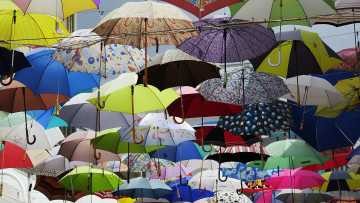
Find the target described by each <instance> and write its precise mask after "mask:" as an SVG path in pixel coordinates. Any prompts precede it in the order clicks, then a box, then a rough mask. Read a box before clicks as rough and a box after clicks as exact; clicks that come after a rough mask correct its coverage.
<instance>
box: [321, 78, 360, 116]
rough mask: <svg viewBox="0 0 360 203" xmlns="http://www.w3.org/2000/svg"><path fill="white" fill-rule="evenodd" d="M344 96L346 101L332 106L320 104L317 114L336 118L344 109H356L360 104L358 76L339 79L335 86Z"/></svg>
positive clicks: (359, 80) (359, 81)
mask: <svg viewBox="0 0 360 203" xmlns="http://www.w3.org/2000/svg"><path fill="white" fill-rule="evenodd" d="M334 87H335V88H336V89H337V90H339V92H340V93H341V94H342V96H344V98H345V101H344V102H342V103H339V104H337V105H335V106H332V107H326V106H319V107H318V108H317V109H316V112H315V115H316V116H322V117H326V118H335V117H337V116H338V115H340V113H341V112H342V111H344V110H346V111H354V110H355V109H356V108H357V107H358V106H359V104H360V99H359V96H358V95H359V93H360V92H359V91H360V79H359V78H358V77H354V78H349V79H345V80H339V82H338V83H336V85H335V86H334Z"/></svg>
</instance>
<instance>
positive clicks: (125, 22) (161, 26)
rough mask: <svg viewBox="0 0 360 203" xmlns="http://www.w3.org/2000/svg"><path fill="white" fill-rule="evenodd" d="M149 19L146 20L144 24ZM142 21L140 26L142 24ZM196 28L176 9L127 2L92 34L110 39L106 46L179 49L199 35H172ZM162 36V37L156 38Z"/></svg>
mask: <svg viewBox="0 0 360 203" xmlns="http://www.w3.org/2000/svg"><path fill="white" fill-rule="evenodd" d="M145 19H147V20H145ZM139 20H140V23H139ZM186 28H194V26H193V23H192V21H191V19H190V18H189V17H188V16H186V15H185V14H184V13H183V12H182V11H181V10H180V9H178V8H177V7H175V6H173V5H170V4H164V3H158V2H154V1H144V2H127V3H125V4H123V5H122V6H121V7H120V8H117V9H115V10H113V11H112V12H110V13H109V14H108V15H106V16H105V17H104V18H103V19H102V20H101V21H100V22H99V23H98V24H97V25H96V27H95V29H94V30H93V32H95V33H97V34H98V35H100V36H109V38H107V40H106V42H105V43H106V44H126V45H130V46H135V47H137V48H141V49H142V48H144V47H147V46H155V45H159V44H160V45H163V44H172V45H176V46H178V45H180V44H181V42H183V41H184V40H185V39H187V38H189V37H191V36H194V35H196V34H197V33H196V32H169V34H163V31H172V30H178V29H186ZM144 30H145V32H155V33H154V34H144V35H141V36H138V35H130V36H129V35H127V36H126V37H115V38H112V37H111V36H112V35H114V36H117V35H119V34H127V33H134V32H138V33H140V32H143V31H144ZM156 32H162V34H156Z"/></svg>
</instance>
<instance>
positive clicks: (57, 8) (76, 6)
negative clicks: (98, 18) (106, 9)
mask: <svg viewBox="0 0 360 203" xmlns="http://www.w3.org/2000/svg"><path fill="white" fill-rule="evenodd" d="M12 2H14V3H15V4H16V5H17V6H18V7H19V8H20V9H21V10H22V11H23V12H24V13H25V14H30V13H41V14H45V15H50V16H55V17H59V18H61V19H65V18H67V17H69V16H71V15H72V14H74V13H77V12H79V11H84V10H89V9H98V8H99V4H100V0H80V1H76V2H69V1H59V2H58V1H57V0H54V1H47V2H46V3H45V2H43V1H41V0H26V1H22V0H12Z"/></svg>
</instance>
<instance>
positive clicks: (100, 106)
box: [97, 87, 105, 109]
mask: <svg viewBox="0 0 360 203" xmlns="http://www.w3.org/2000/svg"><path fill="white" fill-rule="evenodd" d="M97 102H98V107H99V108H100V109H103V108H105V101H103V102H102V105H101V104H100V87H99V89H98V98H97Z"/></svg>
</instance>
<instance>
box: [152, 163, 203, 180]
mask: <svg viewBox="0 0 360 203" xmlns="http://www.w3.org/2000/svg"><path fill="white" fill-rule="evenodd" d="M196 169H198V167H185V166H184V165H182V164H181V165H180V163H176V164H175V166H171V167H166V168H162V169H161V174H160V177H159V176H158V173H157V172H156V171H155V172H154V173H152V174H151V176H150V179H158V178H159V179H162V180H167V179H170V178H175V177H177V176H179V175H180V174H185V175H189V173H191V172H193V171H194V170H196ZM179 171H181V172H180V173H179Z"/></svg>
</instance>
